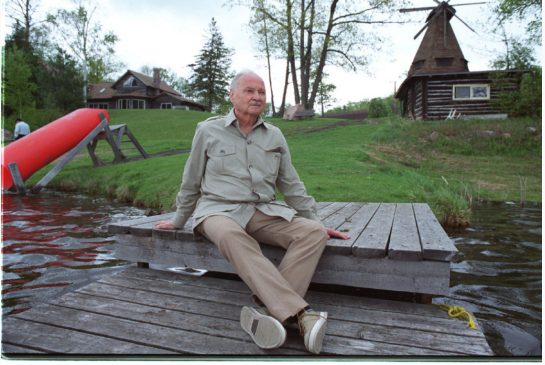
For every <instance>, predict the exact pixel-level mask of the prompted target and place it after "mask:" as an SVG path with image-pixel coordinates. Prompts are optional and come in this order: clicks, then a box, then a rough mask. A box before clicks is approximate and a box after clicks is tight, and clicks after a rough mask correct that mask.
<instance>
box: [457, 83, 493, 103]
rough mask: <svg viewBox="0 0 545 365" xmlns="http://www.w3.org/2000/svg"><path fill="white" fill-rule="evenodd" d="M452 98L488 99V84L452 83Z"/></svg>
mask: <svg viewBox="0 0 545 365" xmlns="http://www.w3.org/2000/svg"><path fill="white" fill-rule="evenodd" d="M452 99H453V100H488V99H490V85H488V84H474V85H454V86H452Z"/></svg>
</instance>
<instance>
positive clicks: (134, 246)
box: [108, 202, 457, 296]
mask: <svg viewBox="0 0 545 365" xmlns="http://www.w3.org/2000/svg"><path fill="white" fill-rule="evenodd" d="M172 214H173V213H169V214H163V215H157V216H151V217H145V218H141V219H132V220H128V221H123V222H117V223H114V224H110V225H109V227H108V229H109V232H110V233H113V234H115V235H116V245H115V246H116V247H115V255H116V257H118V258H120V259H124V260H128V261H132V262H145V263H154V264H159V265H167V266H183V265H184V264H185V265H187V266H189V267H193V268H199V269H207V270H212V271H219V272H229V273H232V272H234V271H233V268H232V267H231V265H230V264H229V263H228V262H227V261H226V260H225V259H224V258H223V257H222V255H221V253H220V252H219V250H218V249H217V248H216V247H215V245H213V244H212V243H210V242H208V241H200V242H195V240H194V237H193V232H192V230H191V226H192V222H191V221H190V222H188V223H187V224H186V225H185V227H184V229H182V230H177V231H172V230H170V231H168V230H157V229H154V228H153V226H154V224H155V223H156V222H157V221H159V220H165V219H170V218H171V217H172ZM318 215H319V216H320V218H321V219H322V221H323V223H324V225H325V226H327V227H331V228H336V229H337V230H340V231H343V232H346V233H347V234H348V235H349V236H350V239H349V240H339V239H330V240H329V241H328V243H327V246H326V248H325V250H324V254H323V256H322V258H321V259H320V263H319V264H318V267H317V269H316V272H315V275H314V277H313V279H312V281H313V282H315V283H321V284H333V285H345V286H353V287H360V288H370V289H379V290H391V291H402V292H410V293H418V294H419V295H420V294H423V295H426V296H431V295H446V294H448V290H449V286H450V261H451V260H452V259H453V258H454V256H455V255H456V253H457V249H456V247H455V246H454V244H453V243H452V241H451V240H450V238H449V237H448V236H447V234H446V233H445V231H444V230H443V228H442V227H441V225H440V224H439V223H438V221H437V219H436V218H435V216H434V215H433V212H432V211H431V209H430V208H429V206H428V205H427V204H422V203H396V204H394V203H348V202H321V203H318ZM262 249H263V252H264V254H265V255H266V256H267V257H269V258H270V259H271V260H272V261H273V262H275V263H279V262H280V261H281V259H282V257H283V255H284V252H285V251H284V250H282V249H280V248H277V247H272V246H268V245H264V246H263V247H262Z"/></svg>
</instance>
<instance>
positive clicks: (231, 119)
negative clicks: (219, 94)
mask: <svg viewBox="0 0 545 365" xmlns="http://www.w3.org/2000/svg"><path fill="white" fill-rule="evenodd" d="M235 121H237V116H236V115H235V109H231V110H230V111H229V113H228V114H227V115H226V116H225V126H226V127H229V126H230V125H232V124H233V123H234V122H235ZM255 125H256V127H257V126H260V127H261V126H263V127H265V128H269V126H268V125H267V123H265V120H264V119H263V118H262V117H261V115H260V116H259V117H258V118H257V122H256V124H255Z"/></svg>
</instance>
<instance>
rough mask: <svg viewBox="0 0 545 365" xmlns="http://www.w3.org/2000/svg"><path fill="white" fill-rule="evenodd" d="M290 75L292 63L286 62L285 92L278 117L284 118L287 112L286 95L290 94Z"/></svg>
mask: <svg viewBox="0 0 545 365" xmlns="http://www.w3.org/2000/svg"><path fill="white" fill-rule="evenodd" d="M289 75H290V63H289V61H287V62H286V76H285V78H284V92H283V93H282V104H280V110H279V111H278V116H279V117H283V116H284V111H285V110H286V94H287V92H288V81H289Z"/></svg>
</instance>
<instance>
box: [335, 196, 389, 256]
mask: <svg viewBox="0 0 545 365" xmlns="http://www.w3.org/2000/svg"><path fill="white" fill-rule="evenodd" d="M379 206H380V204H378V203H368V204H362V205H361V206H360V209H358V211H357V212H356V213H354V214H353V215H352V216H351V217H350V218H349V219H346V220H345V222H344V223H343V224H342V225H341V226H340V227H338V229H339V230H340V231H341V232H345V233H346V234H348V236H349V238H348V239H347V240H329V241H328V248H327V249H328V250H329V251H330V252H332V253H339V254H347V255H348V254H350V255H351V254H352V253H353V252H354V248H353V247H354V243H355V242H356V240H357V239H358V237H359V236H360V235H361V233H362V232H363V231H364V230H365V228H366V227H367V224H368V223H369V220H370V219H371V218H372V217H373V216H374V214H375V213H376V211H377V209H378V207H379Z"/></svg>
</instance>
